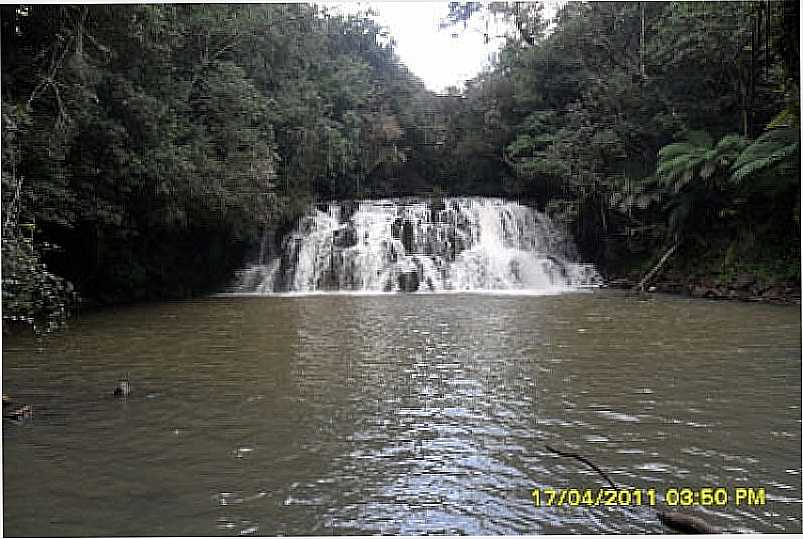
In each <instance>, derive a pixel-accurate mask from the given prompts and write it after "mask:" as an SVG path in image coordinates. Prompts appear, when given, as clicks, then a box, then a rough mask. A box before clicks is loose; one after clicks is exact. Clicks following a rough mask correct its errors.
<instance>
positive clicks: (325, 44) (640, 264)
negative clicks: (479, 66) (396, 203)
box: [0, 2, 800, 328]
mask: <svg viewBox="0 0 803 539" xmlns="http://www.w3.org/2000/svg"><path fill="white" fill-rule="evenodd" d="M798 10H799V8H798V5H797V3H793V2H739V3H735V2H734V3H731V2H722V3H653V2H641V3H636V2H629V3H623V2H603V3H569V4H566V5H565V6H564V7H563V8H562V9H561V10H560V11H559V13H558V14H557V17H556V19H555V21H554V23H553V24H552V25H551V26H550V25H549V24H548V21H545V20H544V18H543V12H542V10H541V8H540V6H539V5H538V4H525V3H494V4H490V5H487V6H482V5H479V4H475V3H468V4H460V3H452V12H451V14H450V16H449V17H448V18H447V19H445V20H444V26H445V27H448V26H449V25H453V24H457V25H459V24H460V23H461V21H463V20H465V19H467V18H470V17H482V16H488V15H490V14H496V15H498V16H504V17H506V18H507V19H508V20H509V21H510V27H511V30H512V31H511V35H510V36H509V38H508V39H507V44H506V46H505V47H504V48H503V50H502V51H501V52H500V54H499V58H498V61H497V62H496V63H495V64H494V65H493V66H492V68H491V69H489V70H487V71H486V72H484V73H482V74H481V75H479V76H478V77H477V78H476V79H475V80H474V81H471V82H470V83H469V84H468V85H467V87H466V88H465V90H463V91H458V90H457V89H455V90H454V91H451V92H449V95H443V96H436V95H434V94H433V93H431V92H429V91H427V90H425V89H424V87H423V85H422V84H421V82H420V81H419V80H417V79H416V78H415V77H414V76H412V75H411V74H410V73H409V72H408V71H407V69H406V68H405V67H404V66H403V65H401V64H400V63H399V61H398V58H397V57H396V56H395V55H394V53H393V41H392V39H391V38H390V37H389V36H388V35H387V33H386V32H385V31H384V30H383V29H382V28H381V27H380V26H379V25H377V24H376V23H375V22H373V20H372V19H371V17H370V16H369V15H367V14H363V15H354V16H334V15H332V14H331V13H329V12H327V10H326V9H324V8H322V7H316V6H313V5H305V4H291V5H281V4H271V5H253V4H251V5H205V6H202V5H125V6H123V5H114V6H99V5H96V6H46V5H32V6H10V5H5V6H0V24H2V27H1V28H0V30H1V31H2V36H1V37H2V122H3V123H2V195H3V199H2V202H3V207H2V209H3V266H2V268H3V319H4V322H6V321H14V320H17V321H23V322H27V323H34V322H35V323H37V324H38V325H39V326H40V327H43V328H46V327H52V326H54V325H57V324H58V323H59V321H61V320H63V314H64V313H65V312H67V311H68V310H69V308H70V307H71V305H72V304H74V300H75V293H74V292H73V286H74V288H75V290H76V291H77V293H78V294H80V296H81V297H83V298H84V299H85V300H89V301H92V302H98V303H110V302H122V301H132V300H143V299H151V298H171V297H186V296H189V295H191V294H194V293H198V292H200V291H205V290H209V289H213V288H214V287H216V286H218V285H219V284H220V283H221V282H222V281H223V280H225V279H226V277H227V276H228V275H230V273H231V271H232V269H233V268H235V267H236V266H238V265H239V264H241V263H242V261H243V257H244V256H246V255H247V253H248V252H249V250H251V249H253V248H254V246H255V245H256V244H258V241H259V238H260V236H261V234H262V231H263V230H265V229H268V228H270V229H275V230H279V231H281V230H282V229H283V228H286V227H287V226H289V223H292V221H293V219H294V218H295V217H296V216H297V215H298V213H299V212H300V211H302V210H303V208H305V207H306V206H307V205H308V204H309V203H310V202H311V201H313V200H315V199H325V198H351V197H366V196H398V195H406V194H415V193H427V192H430V193H431V192H433V191H434V192H445V193H452V194H493V195H504V196H511V197H521V198H527V199H529V200H532V201H533V202H534V203H536V204H539V205H541V206H543V207H546V208H547V209H548V210H549V211H551V212H553V213H556V214H558V215H560V216H561V218H562V219H563V220H564V221H565V222H567V223H568V224H569V225H570V226H571V228H572V230H573V231H574V232H575V236H576V238H577V239H578V242H579V245H580V247H581V250H582V251H583V252H584V253H585V254H586V256H587V257H589V258H591V259H592V260H594V261H595V262H597V263H598V264H600V265H601V267H602V269H603V270H604V271H605V272H606V273H607V274H608V275H609V276H617V275H625V274H627V273H628V272H630V271H633V272H635V273H636V274H638V273H640V272H643V271H644V270H646V269H649V267H651V266H652V265H654V264H655V262H656V260H657V259H658V257H659V256H660V255H661V254H663V253H664V252H665V251H666V250H667V249H670V248H672V247H674V248H675V249H676V250H677V253H679V254H676V255H675V256H674V260H675V261H683V260H685V261H695V262H694V264H696V267H681V266H679V265H678V264H681V263H680V262H674V263H675V265H676V269H677V270H679V271H684V272H687V273H688V272H690V271H696V270H698V269H699V270H700V271H704V272H707V273H709V274H711V273H713V274H717V275H722V276H723V278H725V277H728V276H736V275H739V274H742V273H744V272H747V271H749V272H752V273H754V274H757V275H759V276H760V277H761V278H762V279H764V280H765V281H767V282H770V281H778V280H790V279H791V280H799V274H800V270H799V230H800V203H799V201H800V194H799V189H800V182H799V170H800V157H799V155H800V149H799V139H800V136H799V129H800V120H799V118H800V112H799V43H798V19H799V11H798ZM698 255H701V256H698ZM702 255H704V256H702ZM709 266H710V267H709Z"/></svg>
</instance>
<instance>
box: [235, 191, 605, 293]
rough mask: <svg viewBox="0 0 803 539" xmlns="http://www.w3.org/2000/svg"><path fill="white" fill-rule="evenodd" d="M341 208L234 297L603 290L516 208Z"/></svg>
mask: <svg viewBox="0 0 803 539" xmlns="http://www.w3.org/2000/svg"><path fill="white" fill-rule="evenodd" d="M350 204H352V205H353V206H356V209H354V208H353V213H351V215H348V214H347V212H348V211H349V209H348V206H347V205H346V204H343V203H331V204H329V205H328V207H327V209H326V211H321V210H320V209H313V210H311V211H310V213H309V214H308V215H307V216H305V217H304V218H302V219H300V220H299V223H298V225H297V227H296V229H295V230H294V231H293V232H292V233H291V234H289V235H288V236H287V237H286V238H285V240H284V242H283V247H282V253H281V255H280V256H276V257H273V258H272V259H269V260H265V261H259V262H258V263H255V264H252V265H250V266H249V267H247V268H245V269H243V270H241V271H240V272H238V274H237V282H236V284H235V286H234V287H233V290H232V291H233V292H237V293H255V294H273V293H315V292H333V291H340V292H344V291H348V292H359V293H381V292H400V291H408V292H412V291H416V292H442V291H507V292H511V293H513V292H521V293H533V294H539V293H556V292H561V291H565V290H569V289H574V288H578V287H588V286H595V285H598V284H600V283H601V279H600V276H599V274H598V273H597V271H596V269H595V268H594V267H593V266H592V265H590V264H581V263H578V262H577V261H576V253H575V249H574V247H573V245H572V244H571V242H570V241H569V240H567V239H566V237H565V234H563V233H562V232H561V231H560V229H559V228H558V227H557V226H556V225H555V224H554V223H552V222H551V221H550V220H549V218H548V217H547V216H546V215H544V214H543V213H540V212H538V211H536V210H534V209H533V208H530V207H527V206H523V205H521V204H518V203H515V202H509V201H504V200H501V199H489V198H447V199H443V204H442V205H441V206H440V207H432V206H430V203H428V202H424V201H420V200H418V201H409V200H407V201H405V200H374V201H362V202H358V203H350Z"/></svg>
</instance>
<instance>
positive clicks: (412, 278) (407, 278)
mask: <svg viewBox="0 0 803 539" xmlns="http://www.w3.org/2000/svg"><path fill="white" fill-rule="evenodd" d="M397 280H398V283H399V291H401V292H415V291H416V290H418V285H419V284H420V283H419V280H418V272H417V271H403V272H401V273H399V276H398V277H397Z"/></svg>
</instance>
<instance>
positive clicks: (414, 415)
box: [3, 291, 801, 535]
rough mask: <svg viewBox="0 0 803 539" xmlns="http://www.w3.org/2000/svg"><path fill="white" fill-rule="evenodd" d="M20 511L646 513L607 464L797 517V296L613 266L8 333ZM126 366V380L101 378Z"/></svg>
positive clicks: (14, 527) (210, 528)
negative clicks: (509, 284)
mask: <svg viewBox="0 0 803 539" xmlns="http://www.w3.org/2000/svg"><path fill="white" fill-rule="evenodd" d="M3 346H4V349H3V382H4V392H6V393H10V394H11V395H13V396H15V397H17V398H18V399H20V400H23V401H25V402H30V403H32V404H33V405H34V408H35V411H36V416H35V417H34V419H33V420H32V421H29V422H28V423H25V424H22V425H14V424H10V423H6V424H5V425H4V428H3V442H4V451H3V459H4V460H3V463H4V470H5V471H4V482H3V488H4V499H5V502H4V529H5V532H6V534H9V535H215V534H222V535H238V534H239V535H247V534H259V535H309V534H314V535H326V534H330V533H335V534H340V535H342V534H375V533H393V534H424V533H468V534H477V535H485V534H523V533H527V534H530V533H575V532H585V533H643V532H659V531H662V528H661V526H660V525H659V524H658V522H657V520H656V519H655V517H654V513H653V512H652V511H651V510H650V509H648V508H646V507H620V508H615V507H579V508H574V507H572V508H568V507H564V508H546V507H540V508H539V507H535V506H534V505H533V503H532V499H531V497H530V491H531V489H533V488H536V487H540V488H598V487H603V486H605V483H604V481H603V480H602V479H601V478H600V477H599V476H598V475H597V474H595V473H594V472H592V471H591V470H589V469H587V468H586V467H584V466H583V465H582V464H580V463H578V462H576V461H574V460H571V459H564V458H560V457H556V456H554V455H552V454H551V453H548V452H547V451H546V450H545V449H544V445H545V444H550V445H552V446H556V447H561V448H565V449H567V450H569V451H575V452H578V453H581V454H583V455H585V456H586V457H588V458H590V459H591V460H593V461H594V462H596V463H597V464H599V465H600V466H602V467H603V468H604V469H605V470H606V471H607V472H608V474H609V475H611V476H612V477H613V478H614V479H615V480H616V481H617V483H619V484H620V485H622V486H626V487H633V488H655V489H657V490H658V492H662V491H663V490H665V489H666V488H670V487H692V488H699V487H706V486H711V487H727V488H733V487H737V486H747V487H764V488H765V489H766V493H767V504H766V505H764V506H759V507H748V506H739V507H737V506H736V505H735V504H733V503H730V504H729V505H727V506H726V507H719V508H698V509H695V512H696V513H697V514H700V515H702V516H705V518H706V519H708V520H709V521H710V522H711V523H713V524H716V525H718V526H721V527H723V528H725V529H727V530H731V531H762V532H774V531H778V532H780V531H800V529H801V478H800V473H801V469H800V462H801V436H800V435H801V423H800V417H801V412H800V402H801V387H800V380H801V375H800V317H799V311H798V310H797V309H796V308H791V309H790V308H784V307H777V306H762V305H748V304H736V303H716V302H706V301H687V300H682V299H676V298H656V299H654V300H652V301H646V302H645V301H636V300H633V299H628V298H624V297H622V296H621V295H618V294H616V293H613V292H605V291H597V292H594V293H582V294H568V295H561V296H530V297H515V296H490V295H455V294H449V295H427V296H422V295H412V296H404V295H399V296H345V295H333V296H314V297H292V298H276V297H274V298H255V297H226V298H213V299H209V300H204V301H199V302H192V303H172V304H162V305H152V306H142V307H136V308H129V309H122V310H120V311H117V312H106V313H103V314H102V315H93V316H89V317H86V318H85V319H83V320H80V321H78V322H76V323H74V324H73V326H72V329H71V330H70V331H69V332H68V333H67V334H65V335H63V336H58V337H55V338H51V339H48V340H43V341H37V340H35V339H32V338H31V339H27V338H15V339H6V340H5V341H4V343H3ZM126 372H127V373H129V375H130V377H131V380H132V386H133V392H132V395H131V397H130V398H129V399H127V400H125V401H120V400H115V399H114V398H113V397H112V396H111V391H112V389H113V388H114V382H115V381H116V380H117V378H118V377H120V376H122V375H125V373H126Z"/></svg>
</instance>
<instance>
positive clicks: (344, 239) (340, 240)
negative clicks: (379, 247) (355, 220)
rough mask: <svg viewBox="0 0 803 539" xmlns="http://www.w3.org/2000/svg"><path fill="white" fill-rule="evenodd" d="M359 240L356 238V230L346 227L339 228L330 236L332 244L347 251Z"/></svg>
mask: <svg viewBox="0 0 803 539" xmlns="http://www.w3.org/2000/svg"><path fill="white" fill-rule="evenodd" d="M358 241H359V238H358V237H357V229H355V228H354V227H353V226H350V225H349V226H346V227H343V228H339V229H337V230H335V231H334V233H333V234H332V244H333V245H334V246H335V247H339V248H341V249H347V248H349V247H354V246H355V245H357V242H358Z"/></svg>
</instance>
